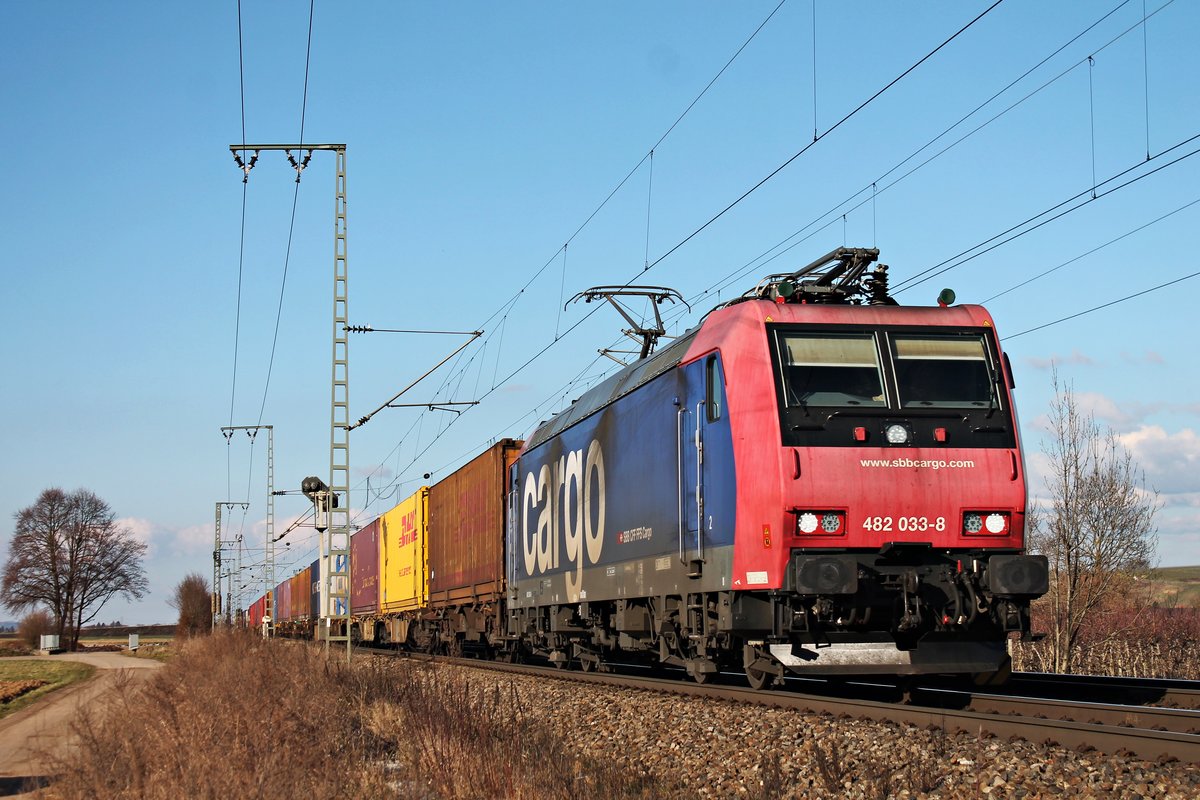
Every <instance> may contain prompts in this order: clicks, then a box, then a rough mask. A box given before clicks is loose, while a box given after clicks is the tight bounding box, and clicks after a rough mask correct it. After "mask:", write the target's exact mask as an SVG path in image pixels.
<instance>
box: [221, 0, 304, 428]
mask: <svg viewBox="0 0 1200 800" xmlns="http://www.w3.org/2000/svg"><path fill="white" fill-rule="evenodd" d="M315 5H316V0H309V3H308V37H307V40H306V43H305V53H304V91H303V94H302V96H301V100H300V141H299V142H298V144H304V118H305V115H306V113H307V111H308V70H309V65H310V63H311V61H312V29H313V11H314V8H315ZM299 200H300V172H299V169H297V172H296V186H295V189H294V190H293V191H292V214H291V219H290V221H289V222H288V238H287V249H286V251H285V253H284V257H283V279H282V280H281V281H280V285H279V304H278V306H277V308H276V309H275V331H274V333H273V334H272V336H271V356H270V358H269V359H268V360H267V380H266V383H265V384H264V385H263V398H262V404H261V405H260V406H259V408H258V424H259V425H261V424H262V421H263V414H264V412H265V411H266V408H267V394H268V392H269V391H270V389H271V373H272V372H273V371H274V368H275V349H276V347H277V345H278V344H279V323H280V320H282V319H283V297H284V292H285V291H286V290H287V276H288V265H289V263H290V262H291V259H292V238H293V236H294V233H295V229H296V206H297V204H298V202H299ZM231 424H232V423H231Z"/></svg>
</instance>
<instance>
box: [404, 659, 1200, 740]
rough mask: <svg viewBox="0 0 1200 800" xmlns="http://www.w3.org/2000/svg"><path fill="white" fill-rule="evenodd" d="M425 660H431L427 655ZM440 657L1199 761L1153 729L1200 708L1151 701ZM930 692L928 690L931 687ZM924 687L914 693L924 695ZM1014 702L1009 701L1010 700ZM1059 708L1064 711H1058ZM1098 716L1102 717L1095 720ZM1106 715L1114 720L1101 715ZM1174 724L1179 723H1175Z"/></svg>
mask: <svg viewBox="0 0 1200 800" xmlns="http://www.w3.org/2000/svg"><path fill="white" fill-rule="evenodd" d="M422 660H424V659H422ZM436 661H437V662H439V663H451V664H456V665H459V666H465V667H470V668H477V669H489V670H493V671H499V672H506V673H511V674H520V675H526V676H532V677H540V678H546V677H556V678H561V679H563V680H574V681H579V682H582V683H590V684H594V685H599V686H617V687H622V688H629V689H644V690H649V691H658V692H665V693H673V694H680V695H687V696H692V697H704V698H709V699H723V700H731V701H733V702H739V703H746V704H753V705H762V706H770V707H774V708H785V709H794V710H797V711H807V712H810V713H814V714H830V715H833V716H835V717H841V716H849V717H853V718H856V719H867V720H872V721H874V722H894V723H902V724H908V725H914V726H916V727H920V728H925V729H930V730H943V731H946V732H961V733H966V734H970V735H974V736H980V737H989V736H992V737H997V738H1020V739H1025V740H1027V741H1030V742H1034V743H1037V744H1050V745H1059V746H1062V747H1067V748H1071V749H1077V750H1096V751H1099V752H1102V753H1107V754H1110V755H1128V756H1133V757H1136V758H1140V759H1143V760H1147V761H1157V762H1160V763H1163V762H1168V761H1172V760H1178V761H1181V762H1184V763H1197V762H1200V733H1194V732H1190V731H1180V730H1154V729H1152V727H1150V726H1162V727H1165V725H1164V721H1178V720H1184V719H1189V718H1190V719H1191V720H1193V721H1194V724H1193V726H1192V728H1193V729H1195V728H1196V726H1197V725H1200V715H1198V714H1196V713H1194V712H1190V711H1186V710H1179V709H1161V708H1148V707H1136V708H1135V707H1125V709H1124V712H1125V713H1124V715H1123V716H1120V717H1119V719H1118V717H1116V716H1106V715H1108V714H1115V713H1116V712H1115V711H1113V709H1118V708H1120V707H1119V706H1112V704H1109V705H1110V706H1111V708H1110V709H1109V710H1108V711H1104V710H1101V709H1099V708H1098V707H1097V705H1096V704H1086V703H1084V704H1080V703H1075V704H1072V703H1070V702H1069V701H1059V702H1058V703H1050V702H1047V701H1046V700H1044V699H1040V700H1039V699H1019V700H1020V702H1018V703H1016V704H1013V703H1012V702H1011V701H1013V700H1014V698H1011V697H1003V696H998V695H987V696H986V698H987V700H986V702H985V700H984V698H985V696H984V695H975V696H973V697H972V703H976V702H978V703H979V707H980V708H986V709H988V710H978V709H971V710H968V709H956V708H940V707H935V706H927V705H916V704H914V705H904V704H901V703H896V702H886V701H883V702H881V701H876V700H863V699H857V698H853V697H825V696H820V695H813V694H804V693H800V692H793V691H772V690H755V689H750V688H744V687H738V686H728V685H711V684H705V685H701V684H696V683H690V682H685V681H682V680H671V679H664V678H646V677H636V676H630V675H619V674H611V673H596V672H587V673H585V672H578V671H572V670H564V669H554V668H551V667H541V666H534V665H528V664H509V663H505V662H497V661H482V660H477V659H443V658H438V659H436ZM925 691H927V690H925ZM921 692H922V690H918V691H917V692H916V693H915V695H914V696H919V695H920V694H921ZM1006 704H1007V705H1006ZM1072 705H1074V706H1075V708H1076V709H1077V710H1078V711H1079V712H1080V713H1079V714H1076V716H1077V717H1080V716H1088V720H1087V721H1080V720H1079V719H1056V718H1051V716H1052V714H1055V713H1060V715H1062V716H1065V714H1066V711H1067V710H1068V709H1069V708H1070V707H1071V706H1072ZM1056 709H1057V711H1056ZM1093 717H1095V718H1096V721H1092V718H1093ZM1102 718H1105V719H1109V720H1112V721H1110V722H1104V721H1102ZM1172 724H1173V723H1172Z"/></svg>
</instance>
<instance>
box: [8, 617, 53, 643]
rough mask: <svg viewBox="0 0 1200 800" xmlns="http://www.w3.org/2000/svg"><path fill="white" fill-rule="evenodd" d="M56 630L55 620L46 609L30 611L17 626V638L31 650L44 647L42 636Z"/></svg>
mask: <svg viewBox="0 0 1200 800" xmlns="http://www.w3.org/2000/svg"><path fill="white" fill-rule="evenodd" d="M52 630H54V619H53V618H52V617H51V616H50V612H49V611H46V610H44V609H38V610H37V611H30V612H29V613H28V614H26V615H25V618H24V619H22V620H21V623H20V624H19V625H18V626H17V638H19V639H20V640H21V641H23V642H24V643H25V644H27V645H29V647H30V648H31V649H36V648H38V647H41V646H42V636H44V635H45V634H47V633H50V632H51V631H52Z"/></svg>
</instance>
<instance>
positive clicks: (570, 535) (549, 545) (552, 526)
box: [521, 439, 605, 602]
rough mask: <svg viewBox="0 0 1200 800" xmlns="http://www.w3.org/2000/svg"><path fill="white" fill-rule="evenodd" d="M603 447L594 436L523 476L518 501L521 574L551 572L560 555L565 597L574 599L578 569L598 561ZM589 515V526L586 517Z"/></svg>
mask: <svg viewBox="0 0 1200 800" xmlns="http://www.w3.org/2000/svg"><path fill="white" fill-rule="evenodd" d="M604 503H605V493H604V451H603V450H602V449H601V447H600V443H599V442H597V441H596V440H595V439H593V440H592V441H591V443H589V444H588V448H587V453H586V455H585V454H584V451H583V448H580V449H578V450H572V451H571V452H569V453H567V454H566V455H563V456H561V457H559V459H558V461H556V462H554V463H552V464H543V465H542V467H541V469H540V470H539V471H538V472H537V474H536V475H535V474H534V473H533V472H529V473H528V474H527V475H526V476H525V489H524V492H523V493H522V502H521V551H522V552H521V554H522V555H523V556H524V558H525V574H527V575H531V576H532V575H540V574H542V573H545V572H548V571H550V570H556V569H558V568H559V566H560V564H561V563H562V562H563V558H564V557H565V560H566V563H567V564H568V565H574V567H575V570H574V574H572V572H571V571H569V570H568V572H567V574H566V582H567V599H568V601H569V602H575V601H577V600H579V596H580V589H581V588H582V584H583V568H584V566H585V565H586V564H595V563H597V562H599V561H600V555H601V553H602V551H603V550H604V515H605V508H604ZM593 517H595V526H594V527H593V525H592V519H593Z"/></svg>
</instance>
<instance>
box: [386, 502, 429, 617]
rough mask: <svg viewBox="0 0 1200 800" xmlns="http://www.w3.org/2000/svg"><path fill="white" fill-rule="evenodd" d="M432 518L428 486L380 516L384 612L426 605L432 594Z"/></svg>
mask: <svg viewBox="0 0 1200 800" xmlns="http://www.w3.org/2000/svg"><path fill="white" fill-rule="evenodd" d="M428 518H429V487H428V486H422V487H421V488H420V489H418V490H417V491H416V493H415V494H413V495H412V496H411V497H409V498H407V499H405V500H402V501H401V502H400V504H399V505H398V506H396V507H395V508H393V509H392V510H391V511H388V512H386V513H384V515H383V516H382V517H380V518H379V520H380V532H379V567H378V572H379V580H380V589H379V608H380V610H381V611H383V612H384V613H395V612H398V611H411V610H413V609H416V608H420V607H421V606H424V605H425V600H426V598H427V597H428V596H429V567H428V550H427V549H426V545H427V540H428V524H427V520H428Z"/></svg>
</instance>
